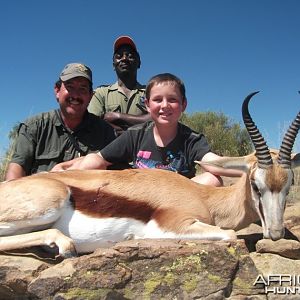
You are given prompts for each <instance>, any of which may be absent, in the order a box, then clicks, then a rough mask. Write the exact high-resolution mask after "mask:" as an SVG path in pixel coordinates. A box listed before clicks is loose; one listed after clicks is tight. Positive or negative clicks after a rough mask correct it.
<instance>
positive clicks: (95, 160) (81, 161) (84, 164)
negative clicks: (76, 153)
mask: <svg viewBox="0 0 300 300" xmlns="http://www.w3.org/2000/svg"><path fill="white" fill-rule="evenodd" d="M110 165H111V163H109V162H108V161H106V160H105V159H104V158H103V157H102V156H101V154H100V153H90V154H88V155H86V156H82V157H78V158H75V159H72V160H69V161H66V162H62V163H60V164H57V165H56V166H54V167H53V168H52V170H51V172H54V171H64V170H93V169H100V170H105V169H106V168H107V167H108V166H110Z"/></svg>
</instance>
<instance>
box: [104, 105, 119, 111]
mask: <svg viewBox="0 0 300 300" xmlns="http://www.w3.org/2000/svg"><path fill="white" fill-rule="evenodd" d="M106 111H107V112H109V111H113V112H121V105H120V104H107V109H106Z"/></svg>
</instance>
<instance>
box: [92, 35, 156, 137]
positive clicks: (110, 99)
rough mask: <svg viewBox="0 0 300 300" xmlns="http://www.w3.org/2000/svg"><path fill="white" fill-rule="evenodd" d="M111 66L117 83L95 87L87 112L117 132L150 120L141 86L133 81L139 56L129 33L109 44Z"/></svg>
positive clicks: (142, 86)
mask: <svg viewBox="0 0 300 300" xmlns="http://www.w3.org/2000/svg"><path fill="white" fill-rule="evenodd" d="M113 51H114V54H113V68H114V70H115V71H116V74H117V78H118V80H117V82H116V83H114V84H112V85H109V86H100V87H98V88H97V89H96V90H95V93H94V96H93V98H92V100H91V103H90V105H89V107H88V110H89V112H91V113H93V114H95V115H97V116H99V117H101V118H103V119H104V120H105V121H107V122H109V123H110V124H111V125H112V126H113V127H114V128H115V129H116V131H117V132H118V134H120V133H122V132H123V131H124V130H126V129H127V128H128V127H130V126H132V125H135V124H139V123H143V122H145V121H148V120H149V119H150V117H149V114H148V112H147V110H146V108H145V105H144V99H145V85H141V84H140V83H139V82H138V81H137V70H138V69H139V68H140V65H141V59H140V55H139V53H138V51H137V47H136V45H135V43H134V41H133V40H132V39H131V38H130V37H129V36H120V37H118V38H117V39H116V40H115V42H114V46H113Z"/></svg>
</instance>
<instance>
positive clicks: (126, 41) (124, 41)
mask: <svg viewBox="0 0 300 300" xmlns="http://www.w3.org/2000/svg"><path fill="white" fill-rule="evenodd" d="M123 45H130V46H131V47H132V48H133V49H134V50H135V51H137V48H136V45H135V43H134V41H133V40H132V39H131V38H130V37H129V36H121V37H119V38H117V39H116V40H115V42H114V52H116V51H117V50H118V49H119V48H120V47H121V46H123Z"/></svg>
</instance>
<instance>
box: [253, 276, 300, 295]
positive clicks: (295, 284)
mask: <svg viewBox="0 0 300 300" xmlns="http://www.w3.org/2000/svg"><path fill="white" fill-rule="evenodd" d="M253 285H254V286H256V285H259V286H262V287H263V288H264V292H265V294H268V293H270V294H276V295H300V275H289V274H269V275H267V276H266V277H263V275H258V276H257V278H256V279H255V282H254V283H253Z"/></svg>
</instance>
